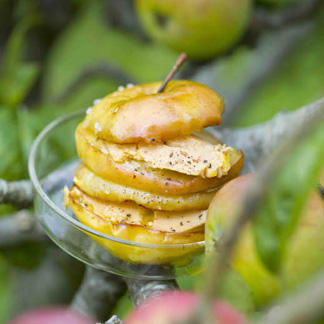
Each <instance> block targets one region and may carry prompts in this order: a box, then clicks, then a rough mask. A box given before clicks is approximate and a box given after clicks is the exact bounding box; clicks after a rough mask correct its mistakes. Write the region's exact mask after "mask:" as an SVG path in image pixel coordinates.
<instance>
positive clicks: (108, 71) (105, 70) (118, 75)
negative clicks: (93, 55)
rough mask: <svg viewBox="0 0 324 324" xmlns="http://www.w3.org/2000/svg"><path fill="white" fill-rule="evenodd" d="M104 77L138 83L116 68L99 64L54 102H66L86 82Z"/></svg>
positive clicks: (84, 72) (74, 82) (124, 82)
mask: <svg viewBox="0 0 324 324" xmlns="http://www.w3.org/2000/svg"><path fill="white" fill-rule="evenodd" d="M97 76H103V77H106V78H110V79H111V78H112V79H114V80H116V81H117V82H118V83H121V84H126V83H136V80H134V79H133V78H132V77H131V76H129V75H128V74H127V73H125V72H124V71H122V70H121V69H119V68H118V67H116V66H113V65H108V64H107V63H99V64H97V65H95V66H90V67H88V68H86V69H84V70H83V71H82V72H81V73H80V74H79V76H78V77H77V78H76V79H75V80H74V81H73V82H72V83H71V84H70V85H69V86H68V87H67V88H66V89H65V90H64V91H63V93H61V94H60V95H59V96H57V97H56V98H55V99H54V100H53V101H54V102H56V103H61V102H63V101H64V100H66V99H67V98H68V97H69V96H70V95H71V94H73V93H75V92H76V91H77V90H78V89H79V88H80V87H81V86H82V85H83V84H84V83H85V82H86V81H88V80H89V79H91V78H93V77H97Z"/></svg>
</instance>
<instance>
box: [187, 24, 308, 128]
mask: <svg viewBox="0 0 324 324" xmlns="http://www.w3.org/2000/svg"><path fill="white" fill-rule="evenodd" d="M312 26H313V25H312V23H308V22H307V23H304V24H301V25H298V26H292V27H286V28H284V29H282V30H280V31H271V32H266V33H263V34H262V37H260V39H259V40H258V41H257V43H256V46H255V47H254V48H246V47H244V48H240V49H239V50H237V51H236V52H234V53H233V54H231V55H228V56H225V57H223V58H220V59H219V60H216V61H215V62H212V63H209V64H207V65H206V66H204V67H201V68H200V69H199V71H198V72H197V73H196V74H194V75H193V77H192V79H193V80H195V81H198V82H201V83H203V84H206V85H208V86H209V87H211V88H212V89H214V90H215V91H217V92H219V93H221V94H222V96H223V98H224V100H225V106H226V109H225V111H224V114H223V116H222V119H223V121H224V123H225V124H226V123H227V122H229V121H230V120H231V118H232V116H233V115H234V114H235V113H236V111H237V109H238V108H239V107H240V106H242V101H244V99H245V98H247V97H248V96H249V95H250V94H251V92H253V91H254V90H255V88H256V87H257V86H258V85H259V84H260V83H261V82H262V81H263V80H264V79H265V78H266V77H267V76H268V75H269V74H271V73H273V71H274V70H275V69H276V68H277V67H278V65H279V64H280V63H281V62H282V61H283V60H284V58H285V56H286V55H287V54H288V53H289V52H290V51H291V50H292V48H293V47H294V46H295V45H296V44H299V43H300V41H301V39H303V38H304V37H305V36H306V35H308V34H309V32H310V31H311V30H312Z"/></svg>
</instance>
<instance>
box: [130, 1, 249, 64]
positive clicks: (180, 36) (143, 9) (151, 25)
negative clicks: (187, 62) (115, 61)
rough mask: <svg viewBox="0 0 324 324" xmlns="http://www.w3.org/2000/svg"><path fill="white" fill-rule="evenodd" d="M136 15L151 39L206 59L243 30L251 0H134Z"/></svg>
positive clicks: (230, 42)
mask: <svg viewBox="0 0 324 324" xmlns="http://www.w3.org/2000/svg"><path fill="white" fill-rule="evenodd" d="M136 9H137V16H138V18H139V20H140V22H141V24H142V26H143V28H144V29H145V31H146V32H147V33H148V34H149V35H150V36H151V37H152V38H153V39H154V40H157V41H159V42H161V43H164V44H166V45H167V46H169V47H171V48H173V49H175V50H177V51H179V52H186V53H187V54H188V55H189V57H190V58H192V59H196V60H207V59H211V58H213V57H214V56H215V55H217V54H220V53H222V52H224V51H226V50H228V49H229V48H230V47H231V46H233V45H234V44H235V43H236V42H237V41H238V40H239V38H240V37H241V36H242V35H243V33H244V32H245V30H246V28H247V26H248V22H249V18H250V15H251V11H252V10H251V9H252V1H251V0H137V1H136Z"/></svg>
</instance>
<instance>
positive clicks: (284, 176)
mask: <svg viewBox="0 0 324 324" xmlns="http://www.w3.org/2000/svg"><path fill="white" fill-rule="evenodd" d="M323 126H324V125H323V124H321V127H319V128H318V129H316V131H315V132H314V133H312V135H311V136H310V137H308V138H306V140H304V141H301V142H302V143H301V144H300V145H299V146H298V147H297V149H295V150H294V151H293V152H292V154H291V155H290V156H289V159H288V160H287V161H286V162H285V164H284V165H283V167H282V168H281V169H280V171H279V173H278V174H277V176H276V177H275V179H274V181H273V183H272V184H271V190H269V193H268V195H267V197H266V201H265V203H264V204H263V205H262V208H261V209H260V211H259V212H258V214H257V217H256V218H255V221H254V226H253V228H254V235H255V240H256V246H257V250H258V253H259V255H260V257H261V259H262V261H263V262H264V264H265V265H266V266H267V267H268V269H270V270H271V271H273V272H277V271H278V270H279V269H280V266H281V263H282V261H283V256H284V254H285V251H286V247H287V243H288V241H289V238H290V237H291V235H292V234H293V233H294V230H295V228H296V226H297V225H298V221H299V219H300V216H301V215H302V212H303V207H304V206H305V204H306V202H307V199H308V197H309V194H310V192H311V190H314V189H315V188H316V184H317V181H318V179H319V174H320V171H321V169H322V167H323V164H324V145H323V143H324V127H323Z"/></svg>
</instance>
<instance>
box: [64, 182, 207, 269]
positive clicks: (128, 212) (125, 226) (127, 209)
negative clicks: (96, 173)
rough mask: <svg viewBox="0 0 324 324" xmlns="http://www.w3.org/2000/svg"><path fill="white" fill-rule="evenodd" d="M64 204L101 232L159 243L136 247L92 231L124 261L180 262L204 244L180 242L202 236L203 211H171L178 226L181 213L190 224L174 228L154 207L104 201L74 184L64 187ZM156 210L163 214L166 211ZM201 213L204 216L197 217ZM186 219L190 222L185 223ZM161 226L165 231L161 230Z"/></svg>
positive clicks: (135, 240)
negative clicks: (174, 229)
mask: <svg viewBox="0 0 324 324" xmlns="http://www.w3.org/2000/svg"><path fill="white" fill-rule="evenodd" d="M65 205H66V207H67V206H70V207H71V209H72V211H73V212H74V214H75V215H76V217H77V218H78V219H79V220H80V222H82V223H83V224H85V225H86V226H88V227H90V228H92V229H95V230H97V231H99V232H101V233H104V234H107V235H109V236H113V237H115V238H119V239H123V240H127V241H131V242H135V243H146V244H155V245H161V247H154V248H153V247H152V248H149V247H138V246H132V245H128V244H125V243H118V242H114V241H112V240H108V239H104V238H99V237H95V236H94V235H91V237H92V238H93V239H94V240H96V241H97V242H98V243H99V244H101V245H102V246H104V247H105V248H107V249H108V250H109V251H110V252H111V253H112V254H114V255H115V256H117V257H119V258H121V259H123V260H126V261H130V262H134V263H147V264H161V263H170V262H171V263H172V262H179V259H181V260H182V262H183V261H184V260H187V261H186V262H189V260H190V256H191V255H193V254H196V253H199V252H201V251H202V250H203V246H200V245H189V246H185V245H183V244H186V243H194V242H199V241H202V240H203V239H204V232H203V231H197V230H201V229H202V226H201V225H202V224H203V222H205V219H204V218H203V217H205V214H206V211H197V212H195V213H193V212H189V213H187V216H186V214H185V213H181V214H180V213H179V215H178V217H177V216H176V215H174V214H173V215H174V216H175V220H174V221H173V224H175V223H176V222H179V228H181V229H182V227H183V226H181V225H180V221H181V220H180V217H181V215H182V219H183V220H182V221H184V223H186V224H190V228H189V226H187V228H186V230H184V231H183V232H176V231H173V230H172V229H171V227H172V226H175V225H172V223H171V221H172V220H171V218H170V223H169V224H168V225H166V224H165V222H162V223H161V224H159V221H158V218H159V217H160V215H161V214H158V215H155V214H154V212H153V211H151V210H149V209H146V208H144V207H141V206H138V205H136V204H135V203H132V202H123V203H116V202H114V203H112V202H110V203H108V202H103V201H100V200H99V199H96V198H92V197H90V196H88V195H86V194H85V193H83V192H82V191H81V190H80V189H78V188H77V187H76V186H73V187H72V188H71V190H70V191H69V190H68V189H67V188H66V189H65ZM159 213H162V217H163V216H164V217H165V215H166V214H167V213H168V212H164V213H165V214H163V212H159ZM193 214H195V216H194V215H193ZM201 214H203V215H204V216H202V217H199V215H201ZM156 216H159V217H156ZM194 219H195V220H196V221H194ZM187 220H189V221H190V223H187V222H186V221H187ZM162 229H163V230H168V231H162ZM190 229H191V231H190ZM170 244H178V245H179V247H177V246H173V247H172V248H168V247H163V245H170ZM188 258H189V259H188Z"/></svg>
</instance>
